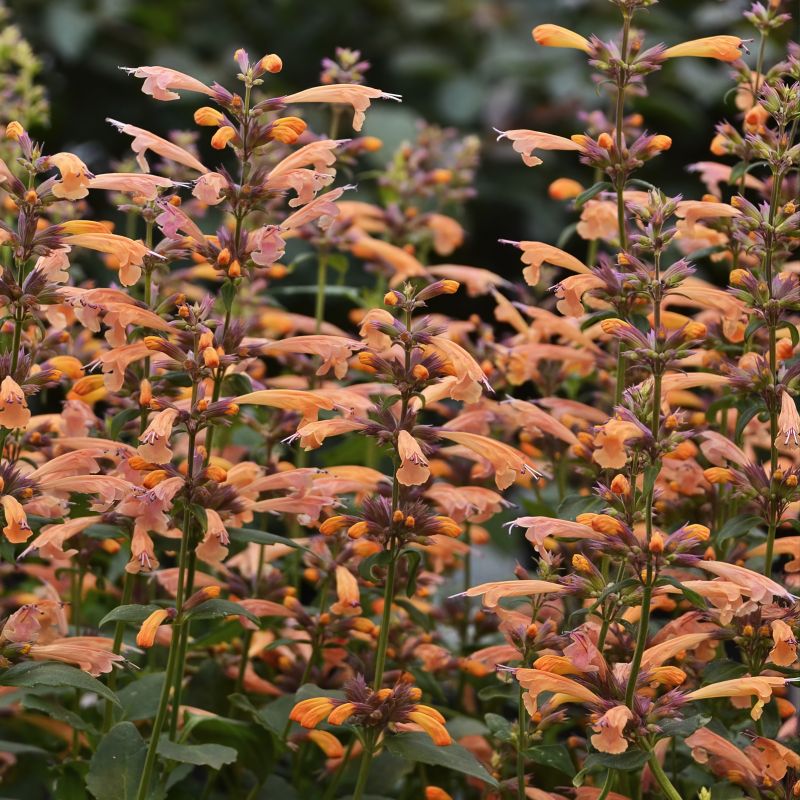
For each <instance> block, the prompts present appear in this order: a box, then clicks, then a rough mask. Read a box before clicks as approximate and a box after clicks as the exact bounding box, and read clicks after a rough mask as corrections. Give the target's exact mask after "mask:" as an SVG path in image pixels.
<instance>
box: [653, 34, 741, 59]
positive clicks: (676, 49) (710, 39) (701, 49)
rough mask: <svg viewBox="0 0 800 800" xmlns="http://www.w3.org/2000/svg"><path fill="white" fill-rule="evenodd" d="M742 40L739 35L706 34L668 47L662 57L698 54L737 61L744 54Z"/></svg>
mask: <svg viewBox="0 0 800 800" xmlns="http://www.w3.org/2000/svg"><path fill="white" fill-rule="evenodd" d="M742 44H743V42H742V40H741V39H740V38H739V37H738V36H706V37H705V38H703V39H692V40H691V41H688V42H682V43H681V44H676V45H673V46H672V47H668V48H667V49H666V50H665V51H664V52H663V53H662V54H661V58H662V59H667V58H680V57H683V56H696V57H697V58H716V59H717V60H719V61H736V59H737V58H739V57H740V56H741V55H742Z"/></svg>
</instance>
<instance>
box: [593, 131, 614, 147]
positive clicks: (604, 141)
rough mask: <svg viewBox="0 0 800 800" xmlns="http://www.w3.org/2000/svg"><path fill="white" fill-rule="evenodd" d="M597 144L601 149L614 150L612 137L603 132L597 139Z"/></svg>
mask: <svg viewBox="0 0 800 800" xmlns="http://www.w3.org/2000/svg"><path fill="white" fill-rule="evenodd" d="M597 144H598V146H599V147H602V148H603V149H604V150H613V149H614V140H613V139H612V138H611V135H610V134H608V133H606V132H605V131H603V133H601V134H600V135H599V136H598V137H597Z"/></svg>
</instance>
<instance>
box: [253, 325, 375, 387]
mask: <svg viewBox="0 0 800 800" xmlns="http://www.w3.org/2000/svg"><path fill="white" fill-rule="evenodd" d="M363 347H364V345H363V344H362V343H361V342H358V341H356V340H354V339H346V338H344V337H342V336H328V335H326V334H312V335H310V336H292V337H290V338H288V339H279V340H278V341H276V342H270V343H269V344H265V345H262V346H261V347H260V348H259V351H260V352H261V353H262V355H265V356H281V355H292V354H301V353H302V354H305V355H314V356H319V357H320V358H321V359H322V364H321V365H320V367H319V369H318V370H317V373H316V374H317V375H326V374H327V373H328V372H329V371H330V370H331V369H332V370H333V372H334V374H335V375H336V377H337V378H339V379H340V380H341V379H342V378H344V376H345V375H346V374H347V366H348V359H349V358H350V357H351V356H352V355H353V353H354V352H355V351H356V350H361V349H362V348H363Z"/></svg>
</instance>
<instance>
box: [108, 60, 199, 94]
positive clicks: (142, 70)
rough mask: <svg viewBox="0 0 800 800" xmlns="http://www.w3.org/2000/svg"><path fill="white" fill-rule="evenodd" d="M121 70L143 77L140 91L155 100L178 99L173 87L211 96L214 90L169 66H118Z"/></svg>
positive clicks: (136, 76)
mask: <svg viewBox="0 0 800 800" xmlns="http://www.w3.org/2000/svg"><path fill="white" fill-rule="evenodd" d="M120 69H121V70H123V71H124V72H127V73H128V74H129V75H133V76H134V77H135V78H144V83H143V84H142V91H143V92H144V93H145V94H149V95H150V96H151V97H152V98H153V99H155V100H178V99H180V95H179V94H178V93H177V92H175V91H172V90H173V89H184V90H185V91H187V92H199V93H200V94H207V95H209V96H213V94H214V90H213V89H212V88H211V87H209V86H206V85H205V84H204V83H201V82H200V81H198V80H197V79H196V78H193V77H192V76H191V75H186V74H185V73H183V72H178V71H177V70H174V69H170V68H169V67H120Z"/></svg>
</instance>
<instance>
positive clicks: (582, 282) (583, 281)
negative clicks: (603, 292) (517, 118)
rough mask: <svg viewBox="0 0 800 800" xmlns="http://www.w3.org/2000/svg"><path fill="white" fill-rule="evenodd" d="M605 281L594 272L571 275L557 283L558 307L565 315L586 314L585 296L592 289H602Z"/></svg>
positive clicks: (579, 315) (578, 315) (576, 315)
mask: <svg viewBox="0 0 800 800" xmlns="http://www.w3.org/2000/svg"><path fill="white" fill-rule="evenodd" d="M604 286H605V281H603V279H602V278H600V277H598V276H597V275H593V274H592V273H584V274H582V275H570V276H569V277H568V278H564V280H563V281H561V282H560V283H557V284H556V285H555V287H554V288H555V295H556V297H557V298H558V302H557V303H556V308H557V309H558V310H559V311H560V312H561V313H562V314H564V315H565V316H568V317H581V316H583V314H584V308H583V302H582V301H583V296H584V294H586V292H589V291H591V290H592V289H602V288H603V287H604Z"/></svg>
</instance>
